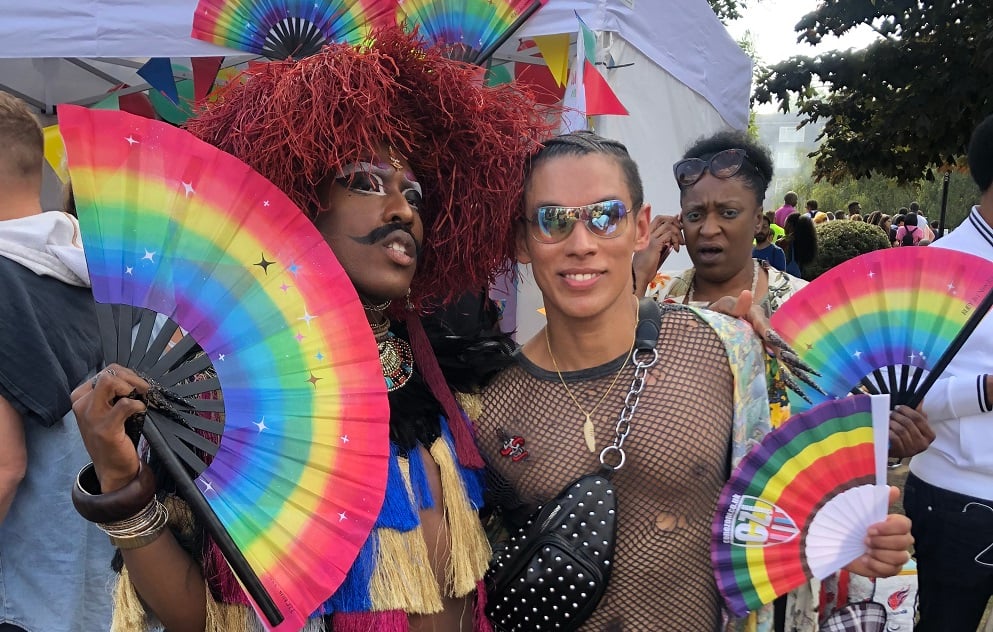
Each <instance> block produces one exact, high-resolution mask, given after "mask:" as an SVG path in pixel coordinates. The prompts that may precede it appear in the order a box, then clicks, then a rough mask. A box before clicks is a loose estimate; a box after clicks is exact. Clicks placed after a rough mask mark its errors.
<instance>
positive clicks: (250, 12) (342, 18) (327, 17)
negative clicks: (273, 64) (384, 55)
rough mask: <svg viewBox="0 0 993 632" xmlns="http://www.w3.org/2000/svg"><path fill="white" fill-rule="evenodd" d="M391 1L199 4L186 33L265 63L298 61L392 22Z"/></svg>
mask: <svg viewBox="0 0 993 632" xmlns="http://www.w3.org/2000/svg"><path fill="white" fill-rule="evenodd" d="M395 9H396V0H200V2H199V3H197V8H196V10H195V11H194V13H193V31H192V33H191V35H192V36H193V37H195V38H196V39H201V40H204V41H205V42H210V43H212V44H217V45H218V46H227V47H228V48H234V49H237V50H243V51H247V52H250V53H256V54H258V55H265V56H266V57H268V58H269V59H287V58H290V57H292V58H294V59H301V58H303V57H308V56H310V55H313V54H314V53H316V52H317V51H319V50H321V47H323V46H324V45H326V44H330V43H332V42H346V43H348V44H360V43H362V42H364V41H366V39H367V38H368V37H369V34H370V33H371V32H372V30H373V29H375V28H376V27H378V26H385V25H387V24H391V23H392V20H393V11H394V10H395Z"/></svg>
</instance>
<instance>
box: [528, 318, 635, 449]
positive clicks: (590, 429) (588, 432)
mask: <svg viewBox="0 0 993 632" xmlns="http://www.w3.org/2000/svg"><path fill="white" fill-rule="evenodd" d="M634 341H635V339H634V336H632V337H631V348H630V349H628V353H627V355H626V356H625V357H624V360H623V361H622V362H621V367H620V368H619V369H617V373H616V374H614V380H613V381H612V382H611V383H610V386H608V387H607V390H606V392H604V394H603V396H602V397H600V401H598V402H597V403H596V406H594V407H593V410H591V411H589V412H587V411H586V409H585V408H583V407H582V405H580V403H579V400H578V399H576V396H575V395H573V394H572V391H571V390H569V385H568V384H566V383H565V379H564V378H563V377H562V371H560V370H559V363H558V362H556V361H555V355H554V354H553V353H552V343H551V342H549V340H548V326H547V325H546V326H545V346H546V347H548V357H550V358H551V359H552V366H554V367H555V373H556V374H557V375H558V376H559V382H561V383H562V387H563V388H564V389H565V392H566V393H568V395H569V398H570V399H572V403H573V404H575V405H576V408H578V409H579V412H581V413H583V416H585V417H586V421H585V422H583V439H585V440H586V447H587V448H588V449H589V451H590V452H593V453H596V427H595V426H594V425H593V413H595V412H596V411H597V409H598V408H600V404H602V403H603V402H604V400H606V399H607V396H608V395H610V391H612V390H614V384H617V380H618V378H620V377H621V373H622V372H623V371H624V367H626V366H627V364H628V358H630V357H631V353H633V352H634Z"/></svg>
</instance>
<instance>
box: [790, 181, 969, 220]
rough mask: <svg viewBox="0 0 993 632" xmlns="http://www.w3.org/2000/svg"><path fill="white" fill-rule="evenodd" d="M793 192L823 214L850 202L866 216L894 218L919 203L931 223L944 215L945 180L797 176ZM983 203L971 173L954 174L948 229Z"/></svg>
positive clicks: (791, 182) (846, 207)
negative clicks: (835, 179) (878, 213)
mask: <svg viewBox="0 0 993 632" xmlns="http://www.w3.org/2000/svg"><path fill="white" fill-rule="evenodd" d="M787 188H788V189H789V190H790V191H796V193H797V195H798V196H799V197H800V205H801V207H802V206H803V204H804V203H805V202H806V201H807V200H810V199H814V200H817V204H818V207H819V209H820V210H822V211H836V210H839V209H841V210H846V211H847V209H848V203H849V202H852V201H858V202H859V203H860V204H861V205H862V215H863V216H867V215H868V214H869V213H871V212H873V211H881V212H883V213H886V214H887V215H894V214H896V211H897V209H898V208H900V207H903V206H910V203H911V202H914V201H916V202H918V203H919V204H920V205H921V209H923V211H924V215H925V217H927V218H928V221H931V220H937V219H939V216H940V214H941V191H942V181H941V178H938V179H937V180H932V181H928V180H920V181H918V182H911V183H907V184H900V183H899V182H897V181H896V180H895V179H893V178H883V177H880V176H876V177H873V178H863V179H861V180H855V179H854V178H852V177H845V178H843V179H842V180H841V181H839V182H838V183H836V184H832V183H830V182H827V181H825V180H821V181H819V182H816V181H813V180H811V179H810V178H806V177H803V176H797V177H796V178H793V179H792V180H791V181H790V182H789V186H788V187H787ZM978 203H979V188H978V187H977V186H976V183H975V182H973V181H972V178H971V177H970V176H969V174H968V173H966V172H962V171H954V172H952V173H951V174H950V180H949V186H948V203H947V205H946V207H945V208H946V215H945V228H947V229H951V228H955V227H957V226H958V225H959V224H960V223H962V220H964V219H965V217H966V216H967V215H968V214H969V211H970V210H971V209H972V206H973V205H974V204H978Z"/></svg>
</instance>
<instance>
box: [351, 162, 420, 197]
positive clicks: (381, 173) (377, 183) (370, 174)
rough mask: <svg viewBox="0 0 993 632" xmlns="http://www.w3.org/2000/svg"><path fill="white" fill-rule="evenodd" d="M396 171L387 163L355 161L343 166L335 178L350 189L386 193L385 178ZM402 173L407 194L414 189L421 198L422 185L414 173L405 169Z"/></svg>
mask: <svg viewBox="0 0 993 632" xmlns="http://www.w3.org/2000/svg"><path fill="white" fill-rule="evenodd" d="M395 172H396V169H394V168H393V167H391V166H389V165H387V164H386V163H378V164H374V163H371V162H355V163H352V164H350V165H346V166H345V167H343V168H342V170H341V171H340V172H339V173H338V177H337V178H336V179H335V180H336V181H337V182H338V184H340V185H341V186H343V187H345V188H346V189H348V190H350V191H355V192H357V193H365V194H369V195H386V188H385V186H384V182H385V179H386V178H387V177H389V176H391V175H392V174H393V173H395ZM402 175H403V182H402V184H401V188H402V190H403V191H404V194H405V196H406V194H407V192H408V191H414V192H416V193H417V197H418V198H420V197H421V196H422V195H423V193H422V191H421V185H420V184H419V183H418V182H417V181H416V180H414V174H413V173H411V172H409V171H405V172H403V174H402Z"/></svg>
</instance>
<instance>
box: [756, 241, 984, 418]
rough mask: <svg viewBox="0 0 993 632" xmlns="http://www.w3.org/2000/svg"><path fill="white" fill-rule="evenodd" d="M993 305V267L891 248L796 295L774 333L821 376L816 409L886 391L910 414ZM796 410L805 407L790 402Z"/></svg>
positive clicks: (810, 392) (949, 254) (946, 253)
mask: <svg viewBox="0 0 993 632" xmlns="http://www.w3.org/2000/svg"><path fill="white" fill-rule="evenodd" d="M991 304H993V262H989V261H987V260H985V259H982V258H980V257H976V256H973V255H968V254H964V253H961V252H954V251H951V250H943V249H941V248H940V247H933V248H932V247H927V248H919V247H918V248H911V247H906V248H888V249H885V250H877V251H875V252H870V253H868V254H864V255H861V256H859V257H856V258H854V259H851V260H849V261H846V262H845V263H843V264H841V265H838V266H836V267H834V268H832V269H831V270H828V271H827V272H826V273H824V274H823V275H821V276H820V277H818V278H817V279H815V280H814V281H813V282H811V283H810V285H808V286H807V287H805V288H803V289H802V290H800V291H799V292H797V293H796V294H795V295H794V296H792V297H791V298H790V299H789V300H788V301H786V303H785V304H784V305H783V306H782V307H780V308H779V310H778V311H777V312H776V313H775V314H773V316H772V326H773V327H774V328H775V329H776V331H778V332H779V333H780V335H782V337H783V338H784V339H785V340H786V342H788V343H789V344H790V345H791V346H792V347H793V348H794V349H796V350H797V353H799V354H800V356H801V357H802V358H803V360H804V361H805V362H806V363H807V364H809V365H810V366H811V367H813V368H814V370H816V371H817V372H819V373H820V374H821V377H820V378H817V384H818V386H820V387H821V388H822V389H824V391H825V392H826V393H827V395H824V394H821V393H818V392H817V391H815V390H814V389H812V388H810V387H809V386H807V385H802V390H803V392H804V393H806V395H807V396H808V397H809V398H810V400H811V401H812V402H814V403H815V404H816V403H817V402H821V401H825V400H826V399H832V398H835V397H844V396H845V395H847V394H848V393H849V392H855V391H864V392H868V393H887V394H889V395H890V399H891V404H892V405H893V406H896V405H897V404H907V405H910V406H911V407H916V406H917V404H919V403H920V402H921V401H922V399H923V398H924V394H925V393H926V392H927V390H928V389H929V388H930V387H931V385H932V384H933V383H934V380H936V379H937V378H938V376H939V375H940V374H941V371H943V370H944V368H945V367H946V366H947V364H948V361H949V360H951V358H952V356H954V355H955V353H956V352H957V351H958V350H959V349H960V348H961V346H962V344H963V343H964V342H965V340H966V338H968V337H969V334H971V333H972V331H973V330H974V329H975V327H976V325H978V324H979V321H980V320H982V318H983V317H984V316H985V314H986V312H987V311H988V310H989V308H990V305H991ZM790 404H791V405H792V406H793V407H794V410H796V411H800V410H804V409H805V408H806V407H807V404H806V402H804V401H802V400H801V399H800V398H794V397H793V396H791V398H790Z"/></svg>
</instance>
